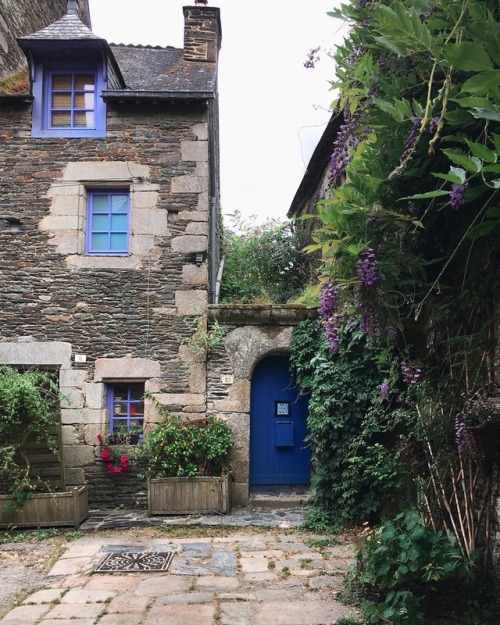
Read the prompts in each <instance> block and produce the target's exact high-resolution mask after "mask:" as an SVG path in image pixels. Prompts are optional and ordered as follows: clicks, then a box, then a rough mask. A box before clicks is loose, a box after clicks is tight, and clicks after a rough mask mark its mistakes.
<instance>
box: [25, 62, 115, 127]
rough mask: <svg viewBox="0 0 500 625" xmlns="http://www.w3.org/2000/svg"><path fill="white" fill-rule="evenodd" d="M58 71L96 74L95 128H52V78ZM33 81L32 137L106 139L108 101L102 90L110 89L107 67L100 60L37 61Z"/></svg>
mask: <svg viewBox="0 0 500 625" xmlns="http://www.w3.org/2000/svg"><path fill="white" fill-rule="evenodd" d="M57 74H73V75H76V74H92V75H94V77H95V85H94V88H95V93H94V127H93V128H81V127H76V128H75V127H73V128H71V127H69V126H68V127H60V126H57V127H51V125H50V112H51V106H50V104H51V95H52V89H51V86H52V77H53V76H54V75H57ZM33 75H34V80H33V114H32V127H31V136H32V137H40V138H44V137H67V138H104V137H106V103H105V102H104V100H103V99H102V97H101V93H102V92H103V90H105V89H106V87H107V83H106V81H105V78H104V71H103V67H101V64H100V63H99V62H96V64H95V65H92V66H82V67H74V66H68V64H62V63H61V64H59V63H58V64H56V63H54V62H52V64H51V65H44V64H42V63H37V64H36V66H35V68H34V74H33Z"/></svg>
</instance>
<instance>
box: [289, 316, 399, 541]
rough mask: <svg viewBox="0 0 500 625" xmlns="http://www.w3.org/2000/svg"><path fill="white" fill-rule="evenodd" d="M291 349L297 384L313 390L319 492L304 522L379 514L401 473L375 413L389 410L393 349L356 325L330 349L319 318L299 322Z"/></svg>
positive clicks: (315, 524)
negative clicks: (386, 391) (374, 342)
mask: <svg viewBox="0 0 500 625" xmlns="http://www.w3.org/2000/svg"><path fill="white" fill-rule="evenodd" d="M291 347H292V363H293V365H294V367H295V370H296V373H297V380H298V382H299V385H300V387H301V389H302V391H303V392H305V393H310V400H309V417H308V426H309V436H308V440H309V441H310V443H311V447H312V456H313V464H314V475H313V482H314V486H315V492H314V495H313V497H312V503H313V508H312V511H311V513H310V514H309V518H308V523H307V525H308V527H310V528H311V529H315V530H319V531H325V530H327V529H328V528H330V529H331V527H332V526H337V527H340V526H342V525H345V524H361V523H363V522H364V521H366V520H367V519H377V518H378V517H379V515H380V512H381V509H382V507H383V505H384V504H385V503H387V502H389V501H390V500H393V499H394V498H395V497H397V494H398V489H399V486H400V483H401V478H402V476H401V473H400V472H399V467H398V463H397V458H395V455H394V453H392V452H391V451H390V449H388V448H387V447H386V446H385V445H384V444H383V429H384V428H385V429H386V428H387V427H388V426H387V424H386V423H383V419H379V421H378V422H377V420H376V419H375V414H376V413H377V411H381V412H382V414H385V412H384V406H383V404H382V401H381V397H380V383H381V382H382V380H384V379H385V377H386V376H387V375H388V370H389V369H390V363H389V361H388V355H387V354H386V353H385V352H383V351H381V350H380V349H378V348H377V347H376V346H370V344H369V343H368V342H367V340H366V337H365V335H364V334H363V333H362V332H360V331H359V330H358V329H357V328H355V327H352V328H344V329H343V331H342V338H341V343H340V347H339V350H338V352H337V353H336V354H333V353H332V351H331V349H330V347H329V345H328V342H327V341H326V340H325V338H324V336H323V334H322V332H321V330H320V328H319V327H318V324H317V323H316V322H314V321H305V322H302V323H301V324H299V326H297V328H296V330H295V333H294V337H293V341H292V346H291Z"/></svg>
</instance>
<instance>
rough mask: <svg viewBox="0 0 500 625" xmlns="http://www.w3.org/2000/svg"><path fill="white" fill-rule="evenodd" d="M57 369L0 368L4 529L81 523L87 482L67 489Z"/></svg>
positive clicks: (0, 484)
mask: <svg viewBox="0 0 500 625" xmlns="http://www.w3.org/2000/svg"><path fill="white" fill-rule="evenodd" d="M60 399H61V396H60V394H59V390H58V387H57V382H56V379H55V376H54V374H53V373H51V372H48V371H31V370H30V371H26V372H20V371H18V370H16V369H14V368H12V367H0V527H7V526H9V525H16V526H18V527H23V526H39V527H40V526H58V525H73V526H75V527H78V525H79V524H80V523H81V521H82V520H83V519H84V518H86V516H87V515H88V501H87V489H86V486H81V487H79V488H74V489H70V490H67V489H65V480H64V470H63V464H62V462H61V458H60V452H59V446H60V445H59V443H60V428H59V423H58V420H57V418H56V414H57V409H58V407H59V401H60Z"/></svg>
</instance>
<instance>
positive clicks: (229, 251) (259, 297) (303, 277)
mask: <svg viewBox="0 0 500 625" xmlns="http://www.w3.org/2000/svg"><path fill="white" fill-rule="evenodd" d="M304 245H305V243H304V240H303V237H302V235H301V233H300V232H299V231H298V230H297V229H296V228H295V227H294V225H293V224H292V223H290V222H285V223H279V222H277V221H275V220H268V221H267V222H266V223H265V224H263V225H260V226H255V225H249V224H247V223H245V222H243V221H242V220H241V219H240V218H239V215H236V217H235V219H234V229H233V230H231V229H229V228H225V229H224V238H223V253H224V255H225V257H226V260H225V265H224V273H223V277H222V285H221V293H220V296H221V302H222V303H235V302H238V303H242V304H248V303H270V302H271V303H277V304H280V303H285V302H287V301H289V300H290V299H292V298H293V297H297V296H298V295H299V294H300V292H301V291H302V289H303V288H304V285H305V284H306V283H307V281H308V279H309V277H310V273H311V269H310V262H311V258H310V257H308V256H307V254H304V252H303V251H302V248H303V247H304Z"/></svg>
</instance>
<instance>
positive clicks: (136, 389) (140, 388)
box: [130, 384, 144, 412]
mask: <svg viewBox="0 0 500 625" xmlns="http://www.w3.org/2000/svg"><path fill="white" fill-rule="evenodd" d="M143 395H144V384H131V385H130V399H135V400H139V401H140V400H141V399H142V397H143ZM143 411H144V410H141V412H143Z"/></svg>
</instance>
